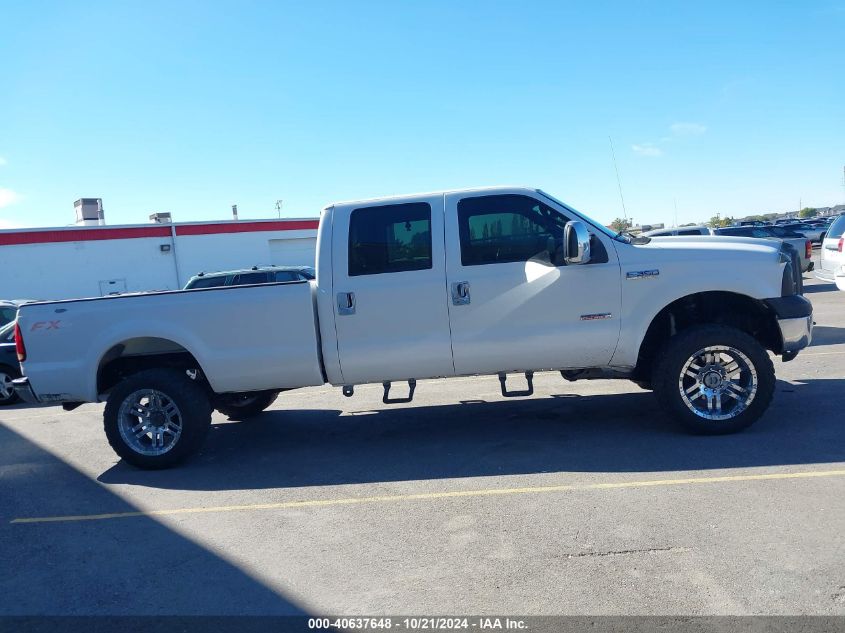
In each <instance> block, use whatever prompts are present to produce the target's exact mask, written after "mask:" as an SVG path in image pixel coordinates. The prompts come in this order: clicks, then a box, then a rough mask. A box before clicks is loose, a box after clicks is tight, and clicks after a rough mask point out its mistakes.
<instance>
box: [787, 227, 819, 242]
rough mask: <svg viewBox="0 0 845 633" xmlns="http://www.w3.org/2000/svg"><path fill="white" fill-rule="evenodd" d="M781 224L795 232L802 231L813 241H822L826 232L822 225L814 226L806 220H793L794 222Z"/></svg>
mask: <svg viewBox="0 0 845 633" xmlns="http://www.w3.org/2000/svg"><path fill="white" fill-rule="evenodd" d="M781 226H783V228H785V229H788V230H790V231H793V232H794V233H800V234H801V235H803V236H804V237H806V238H807V239H808V240H810V241H811V242H821V240H822V236H823V235H824V233H825V229H823V228H822V227H820V226H813V225H811V224H807V223H806V222H793V223H792V224H783V225H781Z"/></svg>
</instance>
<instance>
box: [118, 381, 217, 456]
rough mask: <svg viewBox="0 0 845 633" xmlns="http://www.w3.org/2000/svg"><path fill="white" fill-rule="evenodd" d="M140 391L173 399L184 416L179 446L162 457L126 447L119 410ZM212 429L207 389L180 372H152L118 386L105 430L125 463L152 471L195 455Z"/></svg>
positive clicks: (177, 444)
mask: <svg viewBox="0 0 845 633" xmlns="http://www.w3.org/2000/svg"><path fill="white" fill-rule="evenodd" d="M139 389H155V390H157V391H161V392H162V393H164V394H166V395H167V397H168V398H170V399H172V400H173V401H174V402H175V403H176V406H177V407H179V411H180V413H181V415H182V433H181V434H180V436H179V440H178V441H177V443H176V445H175V446H174V447H173V448H171V449H170V450H169V451H167V452H166V453H164V454H162V455H142V454H140V453H137V452H135V451H134V450H133V449H132V448H131V447H130V446H128V445H127V444H126V442H125V441H124V440H123V438H122V437H121V435H120V429H119V427H118V411H119V410H120V405H121V404H122V403H123V401H124V400H125V399H126V397H127V396H129V395H130V394H132V393H133V392H135V391H137V390H139ZM210 426H211V404H210V402H209V398H208V394H207V392H206V390H205V389H204V388H203V387H202V386H201V385H200V384H198V383H197V382H196V381H194V380H191V379H190V378H188V376H187V375H186V374H185V373H184V372H182V371H179V370H176V369H149V370H145V371H142V372H139V373H137V374H135V375H133V376H131V377H129V378H127V379H126V380H124V381H123V382H121V383H120V384H119V385H117V387H115V388H114V389H113V390H112V392H111V394H109V398H108V400H107V401H106V408H105V411H104V412H103V428H104V430H105V432H106V437H107V438H108V441H109V444H110V445H111V447H112V449H114V451H115V452H116V453H117V454H118V455H119V456H120V457H121V458H122V459H124V460H125V461H127V462H129V463H130V464H133V465H134V466H137V467H139V468H144V469H148V470H155V469H159V468H167V467H169V466H172V465H174V464H176V463H178V462H181V461H182V460H184V459H185V458H186V457H188V456H189V455H191V454H192V453H194V452H195V451H197V450H198V449H199V447H200V446H201V445H202V442H203V440H204V439H205V437H206V435H207V434H208V430H209V427H210Z"/></svg>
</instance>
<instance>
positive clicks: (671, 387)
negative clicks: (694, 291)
mask: <svg viewBox="0 0 845 633" xmlns="http://www.w3.org/2000/svg"><path fill="white" fill-rule="evenodd" d="M712 345H726V346H730V347H733V348H735V349H738V350H739V351H741V352H742V353H743V354H745V355H746V356H747V357H748V359H749V360H750V361H751V363H752V365H754V370H755V371H756V372H757V394H756V395H755V397H754V401H753V402H752V403H751V405H750V406H749V407H748V408H747V409H746V410H745V411H743V412H742V413H740V414H739V415H738V416H736V417H735V418H731V419H729V420H708V419H705V418H701V417H699V416H697V415H696V414H695V413H693V412H692V411H690V410H689V408H688V407H687V405H686V404H685V403H684V401H683V399H682V398H681V394H680V392H679V390H678V377H679V375H680V373H681V368H682V367H683V366H684V364H685V363H686V362H687V360H688V359H689V358H690V356H692V355H693V354H694V353H695V352H697V351H698V350H700V349H702V348H704V347H708V346H712ZM652 384H653V385H654V393H655V395H656V396H657V399H658V401H659V402H660V404H661V406H662V407H663V409H664V410H665V411H666V412H667V413H669V415H671V417H673V418H674V419H675V420H677V421H678V422H680V423H681V424H682V425H683V426H684V427H685V428H686V429H687V430H688V431H691V432H693V433H699V434H706V435H723V434H725V433H735V432H737V431H741V430H742V429H745V428H748V427H749V426H751V424H753V423H754V422H755V421H756V420H757V419H758V418H760V416H762V415H763V413H765V411H766V409H768V407H769V404H770V403H771V400H772V396H773V394H774V390H775V370H774V365H773V364H772V360H771V358H769V354H768V353H767V352H766V349H765V348H764V347H763V346H762V345H761V344H760V343H759V342H757V340H755V339H754V338H753V337H751V336H750V335H748V334H746V333H745V332H743V331H742V330H739V329H737V328H734V327H731V326H727V325H699V326H694V327H692V328H690V329H688V330H684V331H683V332H680V333H679V334H677V335H675V336H674V337H672V338H671V339H669V341H667V343H666V345H665V346H664V347H663V350H662V351H661V353H660V355H659V356H658V361H657V363H656V364H655V368H654V374H653V378H652Z"/></svg>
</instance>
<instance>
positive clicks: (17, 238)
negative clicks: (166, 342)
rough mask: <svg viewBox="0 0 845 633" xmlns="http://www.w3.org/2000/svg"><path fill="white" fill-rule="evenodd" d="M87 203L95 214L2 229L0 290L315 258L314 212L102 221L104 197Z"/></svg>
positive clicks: (107, 284) (150, 284)
mask: <svg viewBox="0 0 845 633" xmlns="http://www.w3.org/2000/svg"><path fill="white" fill-rule="evenodd" d="M84 200H85V201H91V200H96V199H90V198H89V199H84ZM80 202H82V201H80ZM92 208H93V209H95V211H94V213H95V214H96V213H99V215H100V217H99V218H97V217H96V215H95V217H94V218H92V219H88V220H87V222H86V218H83V217H82V215H79V214H78V217H77V222H78V223H79V225H78V226H71V227H63V228H43V229H12V230H5V231H0V298H2V299H71V298H79V297H98V296H102V295H107V294H109V293H113V292H137V291H143V290H175V289H178V288H182V287H183V286H184V285H185V283H186V282H187V281H188V279H190V278H191V277H192V276H193V275H195V274H196V273H198V272H200V271H214V270H230V269H236V268H248V267H250V266H254V265H261V264H277V265H308V266H313V265H314V257H315V250H316V241H317V224H318V220H317V219H316V218H297V219H284V220H241V221H222V222H221V221H217V222H186V223H174V224H171V223H153V224H136V225H126V226H103V225H100V224H99V223H100V222H102V210H101V209H102V204H101V203H98V204H96V205H94V206H93V207H92Z"/></svg>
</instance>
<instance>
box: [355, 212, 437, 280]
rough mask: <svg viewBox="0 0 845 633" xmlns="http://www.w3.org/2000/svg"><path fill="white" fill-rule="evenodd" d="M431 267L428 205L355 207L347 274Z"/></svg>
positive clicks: (370, 273) (373, 273)
mask: <svg viewBox="0 0 845 633" xmlns="http://www.w3.org/2000/svg"><path fill="white" fill-rule="evenodd" d="M428 268H431V205H429V204H428V203H425V202H414V203H411V204H391V205H387V206H382V207H365V208H361V209H355V210H354V211H353V212H352V216H351V217H350V219H349V276H350V277H354V276H356V275H378V274H380V273H398V272H402V271H407V270H425V269H428Z"/></svg>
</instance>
